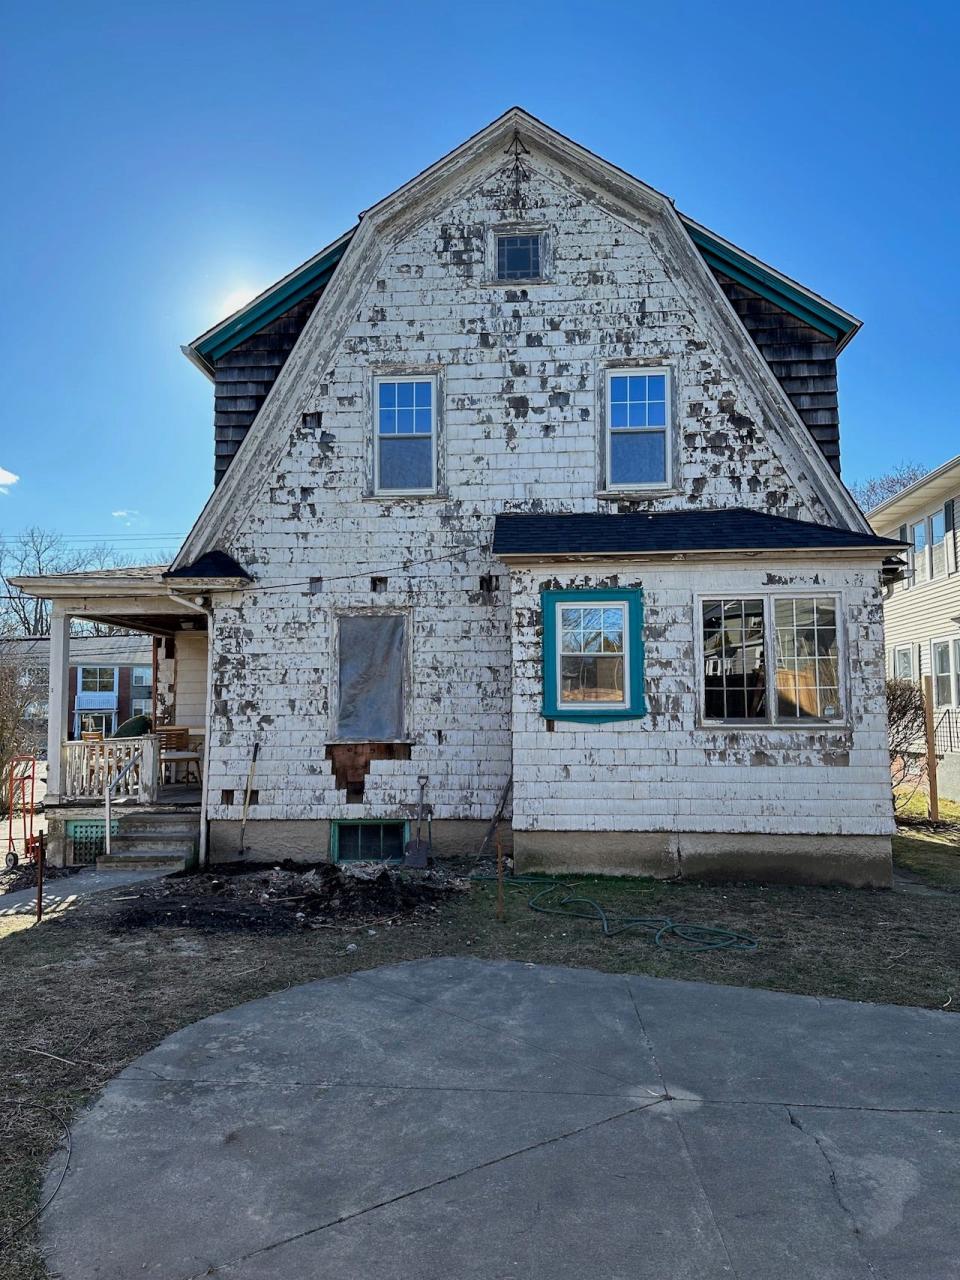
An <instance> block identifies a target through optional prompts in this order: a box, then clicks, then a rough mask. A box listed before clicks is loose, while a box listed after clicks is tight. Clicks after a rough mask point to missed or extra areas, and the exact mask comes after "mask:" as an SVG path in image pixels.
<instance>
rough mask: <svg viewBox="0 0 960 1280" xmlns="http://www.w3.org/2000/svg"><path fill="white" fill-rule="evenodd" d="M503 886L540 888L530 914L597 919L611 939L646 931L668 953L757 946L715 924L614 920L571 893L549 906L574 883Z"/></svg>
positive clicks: (526, 879) (514, 880)
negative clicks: (632, 930) (631, 931)
mask: <svg viewBox="0 0 960 1280" xmlns="http://www.w3.org/2000/svg"><path fill="white" fill-rule="evenodd" d="M476 879H479V880H496V876H477V877H476ZM504 884H510V885H516V886H518V887H523V886H528V887H529V886H532V885H539V886H541V887H540V888H539V889H538V891H537V892H536V893H535V894H534V895H533V896H532V897H531V898H528V899H527V906H528V907H529V908H530V910H531V911H539V912H541V913H542V914H543V915H550V916H573V917H574V918H576V919H578V920H599V921H600V927H601V928H602V930H603V932H604V935H605V936H606V937H608V938H614V937H616V936H617V934H620V933H627V932H629V931H630V930H631V929H646V930H647V931H648V932H650V933H652V934H653V941H654V945H655V946H658V947H663V948H664V949H665V950H667V951H722V950H726V951H756V949H757V947H758V946H759V945H760V943H759V941H758V940H757V939H756V938H751V937H750V935H749V934H747V933H740V932H738V931H737V930H736V929H724V928H721V927H720V926H718V925H707V924H690V923H688V922H686V921H683V920H671V918H670V917H669V916H627V917H626V918H620V919H617V918H614V919H611V916H610V915H609V913H608V912H607V911H605V910H604V908H603V907H602V906H601V905H600V904H599V902H595V901H594V900H593V898H583V897H580V896H577V895H574V894H572V893H568V894H567V895H566V896H565V897H563V898H559V899H554V900H553V902H552V903H550V904H548V902H547V899H549V898H551V895H553V894H557V893H559V892H561V891H562V890H565V889H573V888H575V887H576V885H574V884H569V883H567V882H565V881H562V880H553V881H549V882H548V883H547V884H544V883H543V881H542V880H540V879H539V878H538V877H536V876H505V877H504Z"/></svg>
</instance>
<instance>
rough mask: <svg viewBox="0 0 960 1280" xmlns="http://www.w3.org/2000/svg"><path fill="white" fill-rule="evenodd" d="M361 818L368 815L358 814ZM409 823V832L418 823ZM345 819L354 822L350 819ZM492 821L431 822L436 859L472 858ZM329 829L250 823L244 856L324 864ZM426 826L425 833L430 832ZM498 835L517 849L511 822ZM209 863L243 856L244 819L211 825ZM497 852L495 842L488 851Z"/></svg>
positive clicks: (314, 824)
mask: <svg viewBox="0 0 960 1280" xmlns="http://www.w3.org/2000/svg"><path fill="white" fill-rule="evenodd" d="M357 816H358V817H360V816H365V815H361V814H358V815H357ZM398 820H401V821H403V820H405V821H410V834H411V836H412V835H413V834H414V832H415V829H416V827H415V823H414V822H413V821H412V820H410V819H406V818H401V819H398ZM345 821H350V819H349V818H347V819H345ZM487 826H488V823H487V822H482V821H477V820H470V819H463V820H451V819H442V818H441V819H438V820H437V821H435V822H434V823H433V831H432V835H433V852H434V855H435V856H436V857H438V858H457V857H470V856H472V855H473V854H475V853H476V852H477V850H478V849H479V848H480V844H481V842H482V840H483V837H484V835H485V833H486V830H487ZM330 827H331V823H330V822H328V821H327V820H326V819H320V820H313V821H310V820H300V821H297V820H285V819H278V818H267V819H255V818H251V819H249V820H248V822H247V829H246V833H245V835H244V841H243V857H244V858H245V859H247V860H248V861H251V862H269V861H274V860H275V861H277V862H279V861H281V860H282V859H284V858H289V859H291V860H292V861H295V862H322V861H326V860H328V859H329V857H330ZM427 831H428V828H427V824H426V823H424V824H423V836H424V838H426V836H427ZM500 839H501V843H502V845H503V849H504V852H505V853H508V854H509V853H511V852H512V850H513V837H512V832H511V831H510V828H509V825H508V824H506V823H505V824H503V825H502V826H501V828H500ZM209 848H210V861H211V862H235V861H238V860H239V859H240V823H239V822H237V821H230V820H223V819H215V820H214V821H213V822H211V823H210V845H209ZM493 852H494V846H493V845H491V847H490V853H491V855H492V854H493Z"/></svg>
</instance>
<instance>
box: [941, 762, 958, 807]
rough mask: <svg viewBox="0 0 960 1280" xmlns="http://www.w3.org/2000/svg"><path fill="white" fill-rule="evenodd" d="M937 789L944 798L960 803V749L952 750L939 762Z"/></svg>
mask: <svg viewBox="0 0 960 1280" xmlns="http://www.w3.org/2000/svg"><path fill="white" fill-rule="evenodd" d="M937 789H938V791H939V793H940V795H941V797H942V798H943V799H944V800H953V801H954V802H955V803H957V804H960V751H950V752H948V753H947V755H945V756H944V757H943V759H942V760H941V761H939V763H938V764H937Z"/></svg>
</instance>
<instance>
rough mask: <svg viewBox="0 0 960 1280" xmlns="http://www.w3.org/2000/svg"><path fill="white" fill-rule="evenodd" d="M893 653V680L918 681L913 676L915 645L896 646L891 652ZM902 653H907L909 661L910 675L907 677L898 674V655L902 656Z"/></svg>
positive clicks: (891, 671)
mask: <svg viewBox="0 0 960 1280" xmlns="http://www.w3.org/2000/svg"><path fill="white" fill-rule="evenodd" d="M891 653H892V655H893V662H892V665H891V670H890V674H891V675H892V676H893V678H894V679H895V680H914V679H916V677H915V676H914V674H913V645H912V644H898V645H895V646H894V648H893V649H892V650H891ZM901 653H905V654H906V655H907V658H908V659H909V667H910V674H909V675H906V676H900V675H898V674H897V656H898V654H901Z"/></svg>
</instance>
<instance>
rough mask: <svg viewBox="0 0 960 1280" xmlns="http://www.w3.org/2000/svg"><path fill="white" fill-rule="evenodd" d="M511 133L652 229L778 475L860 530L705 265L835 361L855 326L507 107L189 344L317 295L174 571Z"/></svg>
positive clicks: (210, 340) (261, 472) (269, 454)
mask: <svg viewBox="0 0 960 1280" xmlns="http://www.w3.org/2000/svg"><path fill="white" fill-rule="evenodd" d="M518 132H520V133H522V135H523V138H524V141H525V143H528V144H529V145H530V147H532V148H534V149H535V150H536V152H537V153H538V154H539V155H540V156H541V157H542V158H543V159H545V160H546V161H547V163H548V164H551V165H553V166H554V167H555V168H556V169H557V170H560V171H562V172H564V173H566V174H568V175H571V177H570V180H571V181H572V182H575V183H576V184H577V186H578V187H580V188H581V189H583V190H584V191H589V192H590V198H591V199H593V200H595V201H596V202H597V203H599V204H602V205H603V207H604V208H605V209H606V211H607V212H608V213H609V214H611V216H614V217H616V218H619V219H620V220H622V221H623V222H624V223H625V224H626V225H630V226H634V227H636V228H641V227H649V226H650V225H652V224H653V223H655V224H656V226H657V229H658V230H657V235H658V240H659V242H660V248H661V251H666V252H667V253H668V255H669V258H670V262H671V265H672V269H673V270H674V271H675V272H676V273H677V274H678V275H681V276H682V277H683V278H684V279H685V280H686V281H687V282H688V285H689V287H690V289H691V290H693V291H694V292H697V293H699V294H700V295H701V296H702V298H703V299H704V300H705V301H706V302H707V303H708V305H709V306H710V308H711V312H712V314H713V317H714V322H715V323H716V325H717V326H718V331H719V335H720V341H722V344H723V348H724V351H725V353H726V356H727V358H728V360H729V361H730V363H731V366H732V367H733V368H735V369H737V370H739V373H740V376H742V377H743V378H744V379H745V380H747V381H749V382H750V384H751V385H752V386H753V387H754V388H755V390H756V393H757V394H758V395H759V396H760V398H761V404H762V406H763V409H764V412H765V415H766V416H768V417H769V420H770V421H772V422H776V423H777V429H778V433H779V437H780V438H779V440H778V448H779V449H780V452H781V459H782V461H783V464H784V466H785V468H787V469H788V474H792V475H793V476H794V479H795V482H796V480H797V477H799V476H800V475H802V476H804V477H805V479H806V480H807V481H808V482H810V483H811V484H813V485H814V486H815V488H816V490H817V492H818V494H819V495H820V498H821V501H822V503H823V506H824V508H825V510H826V512H827V513H828V515H829V517H830V519H831V521H832V522H833V523H835V524H837V525H838V526H842V525H847V526H848V527H850V528H857V529H864V528H865V527H866V526H865V523H864V520H863V516H862V514H861V513H860V511H859V509H858V508H857V506H856V504H855V503H854V501H853V499H852V498H851V497H850V495H849V493H848V492H847V490H846V489H845V488H844V487H843V485H842V484H841V482H840V480H839V477H838V474H837V471H836V468H835V467H834V466H833V464H832V462H831V460H829V459H828V457H826V456H825V452H824V451H821V449H820V448H818V447H817V445H816V444H814V440H813V434H812V429H811V428H810V426H809V424H807V423H806V422H805V421H804V419H803V417H802V416H801V413H800V411H799V410H798V408H797V405H796V403H795V402H794V401H793V400H792V399H791V397H790V395H789V394H788V392H787V390H785V388H784V385H783V384H782V383H781V382H780V381H778V378H777V376H776V374H775V373H774V371H773V369H772V368H771V364H770V362H769V361H768V360H766V359H765V358H764V357H763V356H762V355H761V353H760V349H759V346H758V345H755V344H754V343H753V342H751V341H750V340H749V337H748V334H749V328H748V327H747V325H746V322H745V320H744V319H743V318H742V316H741V314H739V313H738V312H739V308H738V307H737V305H736V303H735V302H734V300H733V299H732V298H731V297H730V296H728V294H727V292H726V290H725V287H724V285H723V283H722V282H721V280H720V279H719V278H718V276H717V275H716V274H715V272H714V268H713V267H712V266H711V265H710V264H709V261H708V260H707V255H708V254H709V255H712V256H713V257H715V258H716V259H717V260H720V259H722V261H723V263H724V267H723V270H724V272H725V273H727V274H728V277H729V278H730V279H731V280H733V281H734V283H736V276H735V275H734V276H730V275H729V273H731V272H733V273H739V274H740V275H742V276H744V277H745V278H746V277H749V278H750V279H751V281H752V285H751V290H752V291H754V292H755V293H756V296H757V298H758V299H760V300H761V301H762V300H763V299H764V296H765V295H764V293H763V292H761V290H763V291H766V293H768V294H769V293H776V294H777V296H778V297H779V298H781V299H782V301H783V304H784V305H787V304H788V303H789V305H790V306H791V307H793V308H794V310H796V311H798V312H799V311H802V314H803V319H802V321H798V322H799V323H803V324H804V325H808V324H810V325H812V323H813V321H814V320H815V321H816V322H817V324H818V325H820V326H821V327H820V329H819V330H818V332H821V333H822V334H823V338H824V342H825V343H827V344H831V345H830V350H831V351H832V352H834V353H835V349H836V344H837V343H838V342H840V341H842V340H846V339H848V338H849V337H850V336H851V335H852V334H853V333H854V332H855V331H856V329H857V328H858V327H859V322H858V321H857V320H856V319H855V318H854V317H853V316H851V315H849V314H848V313H846V312H842V311H841V310H840V309H839V308H836V307H833V306H832V304H830V303H828V302H826V301H825V300H824V299H822V298H818V297H817V295H815V294H813V293H812V292H811V291H809V290H805V289H804V288H803V287H802V286H800V285H796V284H795V283H794V282H791V281H788V280H787V278H786V277H784V276H781V275H779V273H776V272H774V271H773V270H772V269H771V268H768V267H766V266H765V265H764V264H762V263H759V262H758V261H757V260H756V259H751V258H750V257H749V255H746V254H742V252H740V251H737V250H736V249H735V247H734V246H732V245H730V244H729V243H728V242H725V241H722V240H721V239H720V238H719V237H715V236H712V233H709V232H707V231H706V230H705V229H704V228H702V227H699V226H698V225H697V224H695V223H692V222H691V220H689V219H684V218H683V217H682V216H681V215H680V214H679V213H678V212H677V210H676V208H675V207H674V205H673V203H672V201H670V200H669V199H668V198H667V197H665V196H663V195H662V194H661V193H660V192H658V191H656V190H654V189H653V188H652V187H650V186H648V185H647V184H645V183H643V182H641V181H639V180H638V179H636V178H633V177H632V176H631V175H629V174H627V173H625V172H624V171H623V170H621V169H619V168H617V167H616V166H615V165H612V164H609V163H608V162H607V161H605V160H603V159H602V158H600V157H598V156H596V155H594V154H593V153H592V152H590V151H588V150H587V149H585V148H583V147H581V146H579V145H578V144H577V143H574V142H572V141H571V140H570V139H568V138H565V137H564V136H563V135H562V134H559V133H557V131H556V130H554V129H551V128H550V127H549V126H548V125H545V124H543V123H542V122H541V121H539V120H537V119H536V118H535V117H533V116H530V115H528V114H527V113H526V112H524V111H522V110H521V109H520V108H512V109H511V110H510V111H508V112H506V113H505V114H504V115H503V116H501V117H499V118H498V119H497V120H495V121H494V122H493V123H492V124H490V125H488V126H487V127H486V128H485V129H483V130H481V131H480V132H479V133H478V134H476V135H474V136H473V137H472V138H470V139H468V140H467V141H466V142H465V143H463V144H462V145H461V146H459V147H457V148H456V149H455V150H454V151H452V152H450V153H449V154H448V155H446V156H444V157H443V158H442V159H441V160H439V161H437V163H436V164H434V165H431V166H430V167H429V168H428V169H426V170H424V171H423V172H422V173H421V174H419V175H417V177H415V178H413V179H412V180H411V181H410V182H408V183H406V184H404V186H402V187H400V188H399V189H398V190H397V191H395V192H393V193H392V194H391V195H389V196H387V197H385V198H384V199H383V200H381V201H379V202H378V203H377V204H376V205H374V206H373V207H372V208H370V209H368V210H367V211H366V212H365V213H364V214H363V216H362V218H361V220H360V222H359V223H358V225H357V227H356V228H355V229H354V230H353V232H352V233H348V234H347V235H346V236H344V237H341V239H340V240H339V241H337V242H335V243H334V244H333V245H331V246H328V248H327V249H326V250H324V251H323V252H322V253H321V254H319V255H317V256H316V257H315V258H314V259H311V262H310V263H308V264H305V267H304V268H302V269H300V271H299V272H294V273H291V275H290V276H288V277H286V278H285V280H284V281H281V282H279V283H278V285H276V286H274V288H273V289H272V290H267V291H266V293H264V294H262V295H261V296H260V298H258V299H255V300H254V302H253V303H251V304H250V306H249V307H247V308H244V309H243V310H242V311H241V312H238V313H237V314H236V315H235V316H233V317H230V318H229V320H227V321H225V322H224V323H223V324H222V325H219V326H216V327H215V328H214V329H212V330H210V331H209V332H208V333H207V334H204V335H202V336H201V338H199V339H197V340H196V341H195V342H194V343H193V344H191V347H190V349H189V354H190V355H191V358H193V359H194V360H195V361H196V362H197V363H199V364H200V365H201V367H203V365H204V361H207V362H209V360H210V358H211V355H212V353H214V352H215V351H218V350H219V351H224V352H225V351H228V350H229V346H230V344H231V343H234V342H237V343H240V342H242V341H243V340H244V338H245V337H247V338H249V334H250V330H249V328H247V326H248V325H254V326H256V325H258V324H261V325H262V324H264V323H269V321H267V320H266V317H269V316H271V315H273V316H277V315H282V314H284V313H283V308H284V307H287V308H289V306H290V305H291V299H294V298H299V299H300V303H301V305H306V304H305V302H304V299H306V298H310V296H311V290H313V291H314V292H316V293H317V301H316V302H315V304H313V303H311V304H310V314H309V318H308V319H307V320H306V322H305V324H304V326H303V329H302V332H299V334H298V336H296V337H295V338H293V339H292V340H291V346H292V350H290V352H289V355H285V356H284V363H283V364H282V368H280V371H279V374H278V375H277V377H276V381H275V382H273V383H272V385H271V386H270V388H269V391H268V393H267V394H266V399H265V401H264V402H263V403H262V406H261V407H259V410H258V412H257V414H256V417H255V418H254V419H253V422H252V425H251V426H250V429H249V431H248V432H246V434H245V435H244V436H243V438H242V439H241V440H240V441H238V447H237V452H236V457H235V459H234V460H233V462H232V463H231V464H230V466H229V469H227V470H225V474H224V475H223V480H222V483H221V484H220V485H219V486H218V488H217V489H216V490H215V491H214V494H213V495H212V497H211V498H210V500H209V501H208V503H207V505H206V507H205V508H204V511H203V512H202V513H201V516H200V518H199V520H198V521H197V524H196V525H195V526H194V529H193V531H192V532H191V534H190V535H189V537H188V539H187V542H186V543H185V545H184V547H183V549H182V550H181V552H180V555H179V557H178V560H177V562H176V563H177V565H178V566H179V565H181V564H183V563H186V562H188V561H190V560H192V559H194V558H196V557H197V556H199V555H200V554H202V553H203V552H204V551H206V550H209V549H210V548H211V546H213V545H215V544H216V543H217V542H220V544H221V545H225V546H229V545H230V541H231V537H232V535H233V533H234V532H235V531H236V530H237V528H238V527H239V526H240V524H242V521H243V519H244V518H245V513H246V512H247V511H249V509H250V506H251V504H252V503H253V502H254V501H255V499H256V496H257V494H258V493H259V492H260V490H261V488H262V485H263V480H264V476H265V475H269V474H272V473H273V471H274V470H275V468H276V466H277V464H278V462H279V459H280V456H281V454H282V451H283V449H284V447H285V446H286V444H287V441H288V440H289V436H290V431H291V429H292V426H293V424H294V423H295V422H297V421H299V416H300V414H301V413H302V412H303V410H304V408H305V406H307V405H308V404H309V402H310V398H311V397H312V396H313V394H314V392H315V389H316V387H317V386H318V385H319V383H320V382H321V381H322V377H323V372H324V371H325V370H326V369H328V368H329V367H330V366H331V363H332V362H333V361H334V360H335V358H336V353H337V351H338V348H339V343H340V342H341V340H342V337H343V334H344V333H345V331H346V327H347V325H348V324H349V322H350V318H351V316H352V315H353V314H355V312H356V309H357V307H358V306H359V305H361V302H362V299H363V297H364V296H365V291H366V288H367V286H368V284H369V281H370V280H371V279H372V278H373V277H374V274H375V271H376V270H377V269H378V264H379V262H380V261H381V259H382V257H383V255H384V254H385V253H386V252H387V248H388V242H392V243H396V242H397V241H398V240H400V239H402V238H403V237H404V236H405V235H407V234H409V233H410V231H411V230H412V229H413V228H414V227H415V226H416V225H417V223H418V220H420V219H422V218H423V217H424V216H425V212H424V211H425V210H428V209H429V208H431V207H432V206H436V205H437V204H438V203H439V202H441V201H443V200H445V199H447V198H449V194H450V192H451V190H452V189H454V187H455V186H457V185H458V184H459V185H463V184H465V183H468V182H470V181H475V180H478V176H479V175H480V174H481V173H482V172H484V171H485V169H486V168H489V166H490V164H491V163H492V162H494V161H496V162H497V163H498V164H499V165H502V154H503V151H504V147H505V144H506V145H509V144H510V141H511V139H512V138H513V137H514V136H515V135H516V134H517V133H518ZM301 273H302V274H301ZM318 289H319V292H317V290H318ZM778 305H779V303H778ZM278 309H279V310H278ZM838 335H839V337H838ZM745 339H746V340H745Z"/></svg>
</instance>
